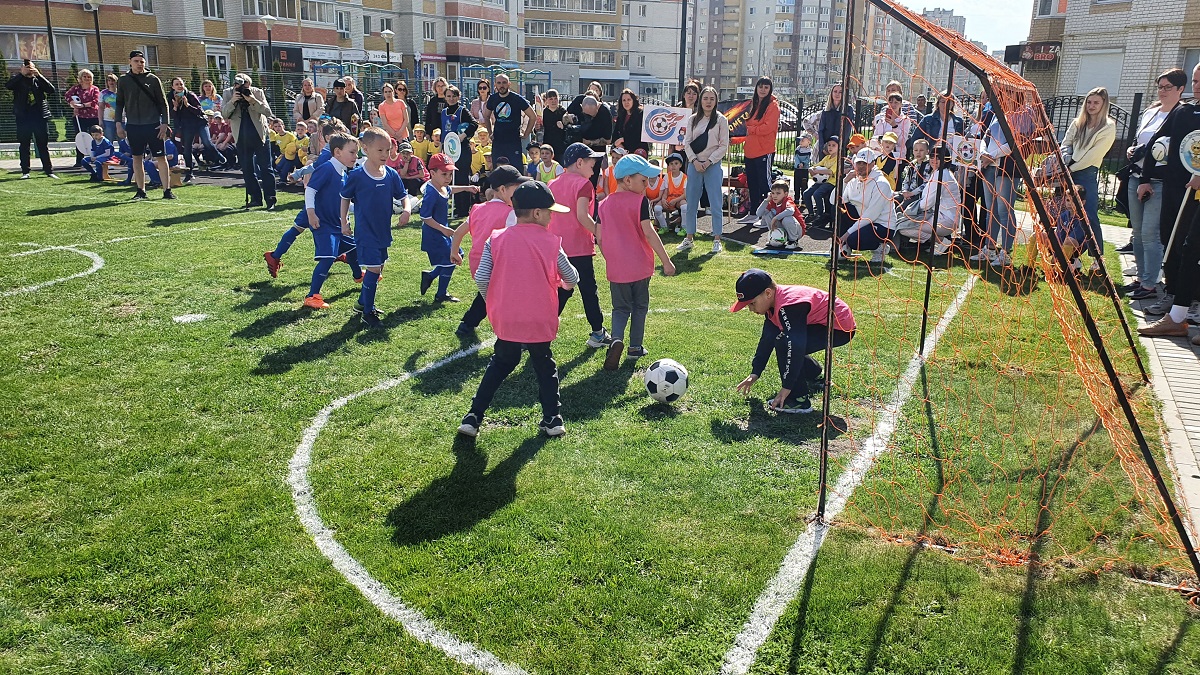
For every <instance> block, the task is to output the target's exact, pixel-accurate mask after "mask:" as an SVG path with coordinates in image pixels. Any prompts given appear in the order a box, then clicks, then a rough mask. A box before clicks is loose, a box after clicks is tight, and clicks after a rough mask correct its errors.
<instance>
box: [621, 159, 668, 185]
mask: <svg viewBox="0 0 1200 675" xmlns="http://www.w3.org/2000/svg"><path fill="white" fill-rule="evenodd" d="M639 173H640V174H642V175H643V176H645V177H646V178H658V174H660V173H662V169H660V168H658V167H657V166H654V165H653V164H651V163H650V162H647V161H646V158H645V157H642V156H641V155H625V156H624V157H622V158H621V161H619V162H617V166H616V168H614V169H613V176H615V177H616V178H617V180H621V179H622V178H625V177H626V176H632V175H634V174H639Z"/></svg>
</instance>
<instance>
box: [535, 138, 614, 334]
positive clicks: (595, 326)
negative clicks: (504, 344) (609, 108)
mask: <svg viewBox="0 0 1200 675" xmlns="http://www.w3.org/2000/svg"><path fill="white" fill-rule="evenodd" d="M601 157H604V153H602V152H594V151H593V150H592V149H591V148H589V147H588V146H586V145H584V144H583V143H572V144H570V145H568V146H567V149H566V151H565V152H563V169H564V170H565V171H564V172H563V174H562V175H561V176H559V177H558V178H555V179H554V180H552V181H550V191H551V192H553V193H554V200H555V201H556V202H558V203H559V204H563V205H566V206H568V207H570V209H571V211H570V212H569V213H556V214H554V217H553V218H551V219H550V231H551V232H553V233H554V234H557V235H558V236H559V237H561V238H562V247H563V250H564V251H566V252H567V257H568V258H569V259H570V260H571V265H572V266H574V267H575V269H576V270H578V271H579V298H580V299H581V300H583V314H584V316H586V317H587V321H588V323H589V324H591V327H592V334H591V335H590V336H588V340H587V346H588V347H591V348H592V349H599V348H601V347H605V346H607V345H608V344H609V343H611V342H612V338H611V337H609V335H608V331H607V330H605V329H604V312H603V311H601V309H600V296H599V295H598V294H597V293H596V270H595V267H594V266H593V265H592V258H594V257H595V255H596V239H595V234H596V221H594V220H593V219H592V212H593V211H592V209H593V208H594V207H595V203H596V188H595V187H593V185H592V168H593V167H594V166H595V164H596V161H597V160H598V159H600V158H601ZM574 293H575V291H573V290H566V289H563V290H560V291H559V292H558V313H559V314H562V311H563V309H564V308H565V307H566V306H567V300H570V299H571V296H572V295H573V294H574Z"/></svg>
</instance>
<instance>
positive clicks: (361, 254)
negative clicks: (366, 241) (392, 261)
mask: <svg viewBox="0 0 1200 675" xmlns="http://www.w3.org/2000/svg"><path fill="white" fill-rule="evenodd" d="M387 259H388V255H387V247H384V248H377V247H375V246H370V247H366V246H359V247H358V264H359V265H361V266H363V267H379V266H380V265H382V264H383V263H385V262H387Z"/></svg>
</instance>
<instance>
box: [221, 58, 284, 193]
mask: <svg viewBox="0 0 1200 675" xmlns="http://www.w3.org/2000/svg"><path fill="white" fill-rule="evenodd" d="M221 114H223V115H224V116H225V118H226V119H228V120H229V123H230V125H231V126H232V127H233V137H234V139H235V140H234V143H236V144H237V153H238V162H239V163H240V164H241V166H242V180H244V181H245V183H246V205H245V206H243V207H242V208H244V209H252V208H255V207H258V206H262V205H263V197H264V196H265V197H266V200H267V201H266V206H267V210H268V211H274V210H275V173H274V171H273V169H272V166H273V164H272V162H271V144H270V142H268V140H267V118H268V117H270V115H271V107H270V106H268V105H267V95H266V94H264V93H263V90H262V89H259V88H258V87H254V86H251V81H250V76H249V75H247V74H245V73H238V74H237V75H235V76H234V78H233V86H232V87H230V88H229V89H226V90H225V91H224V93H223V94H222V96H221ZM260 181H261V182H260Z"/></svg>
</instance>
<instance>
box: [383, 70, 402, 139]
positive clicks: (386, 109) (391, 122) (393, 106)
mask: <svg viewBox="0 0 1200 675" xmlns="http://www.w3.org/2000/svg"><path fill="white" fill-rule="evenodd" d="M381 91H382V93H383V100H382V101H380V102H379V126H381V127H383V130H384V131H386V132H388V135H389V136H391V137H392V139H393V140H395V141H396V142H397V143H399V142H400V141H407V140H408V104H407V103H405V102H404V101H402V100H400V99H398V98H396V88H395V87H394V86H393V85H392V84H391V83H390V82H384V83H383V87H382V88H381Z"/></svg>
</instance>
